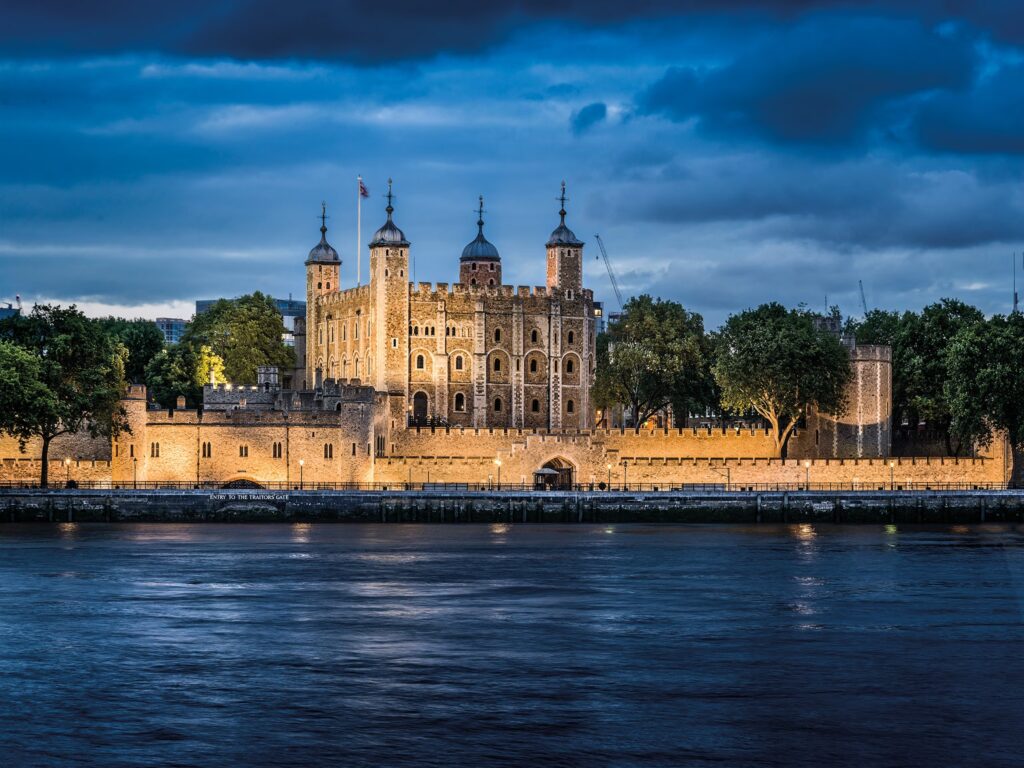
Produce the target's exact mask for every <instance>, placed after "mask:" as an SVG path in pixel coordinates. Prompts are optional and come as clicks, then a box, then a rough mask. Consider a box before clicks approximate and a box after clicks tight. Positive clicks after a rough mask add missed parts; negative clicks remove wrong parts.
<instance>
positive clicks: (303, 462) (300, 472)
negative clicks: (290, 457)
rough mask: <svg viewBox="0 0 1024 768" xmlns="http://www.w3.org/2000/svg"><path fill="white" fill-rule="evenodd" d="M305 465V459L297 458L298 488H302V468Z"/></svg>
mask: <svg viewBox="0 0 1024 768" xmlns="http://www.w3.org/2000/svg"><path fill="white" fill-rule="evenodd" d="M305 465H306V460H305V459H299V490H302V468H303V467H304V466H305Z"/></svg>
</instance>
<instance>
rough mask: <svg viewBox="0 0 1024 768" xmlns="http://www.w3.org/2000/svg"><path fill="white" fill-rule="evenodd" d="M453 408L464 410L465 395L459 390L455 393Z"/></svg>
mask: <svg viewBox="0 0 1024 768" xmlns="http://www.w3.org/2000/svg"><path fill="white" fill-rule="evenodd" d="M455 410H456V411H464V410H466V396H465V395H464V394H462V393H461V392H456V393H455Z"/></svg>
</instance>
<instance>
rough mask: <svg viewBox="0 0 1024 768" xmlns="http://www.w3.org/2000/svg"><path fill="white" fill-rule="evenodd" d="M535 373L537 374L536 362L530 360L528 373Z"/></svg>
mask: <svg viewBox="0 0 1024 768" xmlns="http://www.w3.org/2000/svg"><path fill="white" fill-rule="evenodd" d="M536 372H537V361H536V360H531V361H530V373H536Z"/></svg>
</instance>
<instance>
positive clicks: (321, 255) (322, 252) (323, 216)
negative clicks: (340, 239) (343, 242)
mask: <svg viewBox="0 0 1024 768" xmlns="http://www.w3.org/2000/svg"><path fill="white" fill-rule="evenodd" d="M340 262H341V258H340V257H339V256H338V252H337V251H336V250H334V248H333V247H332V246H331V244H330V243H328V242H327V204H326V203H321V204H320V242H319V243H317V244H316V245H315V246H313V250H311V251H310V252H309V258H308V259H306V263H307V264H337V263H340Z"/></svg>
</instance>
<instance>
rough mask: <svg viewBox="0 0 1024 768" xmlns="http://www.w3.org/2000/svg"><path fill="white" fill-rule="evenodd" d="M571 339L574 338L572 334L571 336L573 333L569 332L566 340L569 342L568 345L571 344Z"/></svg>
mask: <svg viewBox="0 0 1024 768" xmlns="http://www.w3.org/2000/svg"><path fill="white" fill-rule="evenodd" d="M573 338H574V334H573V332H572V331H569V334H568V338H567V341H568V342H569V343H570V344H572V341H573Z"/></svg>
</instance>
